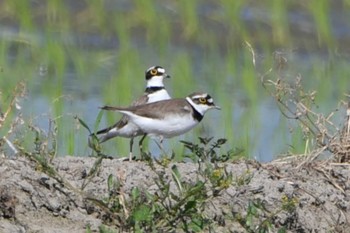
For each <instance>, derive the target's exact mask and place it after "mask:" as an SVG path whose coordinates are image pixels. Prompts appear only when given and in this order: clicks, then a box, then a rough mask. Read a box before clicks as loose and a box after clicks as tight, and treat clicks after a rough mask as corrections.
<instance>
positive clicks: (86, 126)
mask: <svg viewBox="0 0 350 233" xmlns="http://www.w3.org/2000/svg"><path fill="white" fill-rule="evenodd" d="M74 118H75V119H78V121H79V123H80V124H81V125H82V126H83V127H84V128H85V129H87V130H88V131H89V133H90V134H91V130H90V128H89V126H88V125H87V124H86V123H85V122H84V121H83V120H82V119H81V118H79V117H78V116H75V117H74Z"/></svg>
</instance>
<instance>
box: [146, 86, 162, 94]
mask: <svg viewBox="0 0 350 233" xmlns="http://www.w3.org/2000/svg"><path fill="white" fill-rule="evenodd" d="M162 89H164V87H147V88H146V90H145V92H146V93H147V94H152V93H154V92H156V91H160V90H162Z"/></svg>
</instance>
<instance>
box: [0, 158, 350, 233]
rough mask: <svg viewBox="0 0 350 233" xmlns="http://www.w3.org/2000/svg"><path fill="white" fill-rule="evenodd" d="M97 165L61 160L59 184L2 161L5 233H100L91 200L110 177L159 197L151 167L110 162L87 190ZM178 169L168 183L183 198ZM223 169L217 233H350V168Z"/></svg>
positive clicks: (21, 163) (183, 167)
mask: <svg viewBox="0 0 350 233" xmlns="http://www.w3.org/2000/svg"><path fill="white" fill-rule="evenodd" d="M95 161H96V159H95V158H76V157H74V158H72V157H63V158H57V159H55V160H54V162H53V166H54V168H56V170H57V171H58V174H59V175H60V177H61V178H62V179H57V178H52V176H48V175H47V173H43V172H42V169H41V167H40V166H38V165H37V164H36V163H33V162H31V161H29V160H28V159H26V158H15V159H7V158H2V159H0V177H1V178H0V232H4V233H7V232H11V233H12V232H86V229H87V228H89V229H91V231H92V232H97V231H99V227H100V226H101V225H102V224H105V219H104V215H103V214H102V212H103V211H102V210H101V209H100V208H99V207H98V206H96V205H93V202H91V200H89V198H87V195H88V196H90V197H91V196H92V197H96V198H99V199H101V200H102V199H103V198H104V197H106V196H107V195H108V188H107V182H108V177H109V175H110V174H112V175H114V176H115V177H118V178H119V179H120V180H122V190H123V193H124V194H125V197H126V198H130V192H131V190H132V188H133V187H139V188H140V189H143V190H148V191H149V192H155V191H157V185H156V184H155V174H154V172H153V171H152V170H151V169H150V167H149V166H148V165H147V164H145V163H143V162H120V161H117V160H108V159H105V160H103V161H102V165H101V167H100V169H99V171H98V172H97V174H96V175H95V176H94V177H92V178H91V180H90V182H89V183H86V175H87V173H88V172H89V171H90V169H91V167H92V166H93V164H94V162H95ZM170 166H171V165H170ZM170 166H169V169H166V170H165V173H166V174H165V176H166V177H167V179H168V180H169V183H170V186H171V187H172V189H173V190H176V188H175V184H174V181H173V180H172V176H171V175H169V174H170V173H171V169H170ZM176 166H177V168H178V170H179V172H180V174H181V177H182V178H183V179H184V180H187V181H188V182H189V183H190V182H193V181H195V180H196V179H197V177H196V171H197V169H198V164H192V163H178V164H176ZM221 166H222V167H225V169H226V172H228V173H230V172H232V177H233V179H232V182H231V183H230V184H229V186H227V188H226V189H224V190H223V191H221V192H220V193H218V194H217V195H214V198H211V200H210V201H209V202H208V204H207V206H205V214H206V216H209V217H210V218H211V219H212V220H213V225H214V226H215V227H214V231H215V232H247V231H250V232H254V229H258V228H259V227H261V226H262V225H263V224H270V229H281V227H284V229H285V230H286V232H350V224H349V221H350V191H349V190H350V169H349V166H348V165H341V164H325V163H324V164H322V163H321V162H318V163H316V162H314V163H309V164H304V165H303V166H300V167H297V166H296V165H294V164H293V163H292V162H288V163H276V162H275V163H269V164H259V163H257V162H252V161H239V162H236V163H227V164H221ZM167 174H168V175H167ZM84 183H85V184H86V187H85V188H84V194H83V193H82V192H81V190H80V188H81V187H82V185H83V184H84ZM107 225H108V224H107ZM109 227H111V228H115V229H118V227H117V226H113V225H112V226H109ZM272 232H273V231H272Z"/></svg>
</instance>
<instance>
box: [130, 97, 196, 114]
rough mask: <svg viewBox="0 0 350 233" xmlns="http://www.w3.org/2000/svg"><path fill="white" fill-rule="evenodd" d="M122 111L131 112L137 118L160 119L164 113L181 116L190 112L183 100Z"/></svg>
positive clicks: (190, 109) (161, 102)
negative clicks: (137, 116)
mask: <svg viewBox="0 0 350 233" xmlns="http://www.w3.org/2000/svg"><path fill="white" fill-rule="evenodd" d="M124 110H129V111H132V112H133V113H135V114H137V115H139V116H144V117H149V118H155V119H162V118H164V113H167V114H180V115H182V114H186V113H188V112H190V111H192V108H191V106H190V105H189V103H188V102H187V101H186V100H185V99H171V100H162V101H158V102H154V103H150V104H145V105H139V106H133V107H130V108H125V109H124Z"/></svg>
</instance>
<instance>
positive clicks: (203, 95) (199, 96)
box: [192, 93, 208, 99]
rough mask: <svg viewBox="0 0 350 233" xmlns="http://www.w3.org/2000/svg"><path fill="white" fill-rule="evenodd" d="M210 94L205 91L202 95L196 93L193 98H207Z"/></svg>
mask: <svg viewBox="0 0 350 233" xmlns="http://www.w3.org/2000/svg"><path fill="white" fill-rule="evenodd" d="M207 96H208V94H207V93H204V94H201V95H194V96H192V99H199V98H205V97H207Z"/></svg>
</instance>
